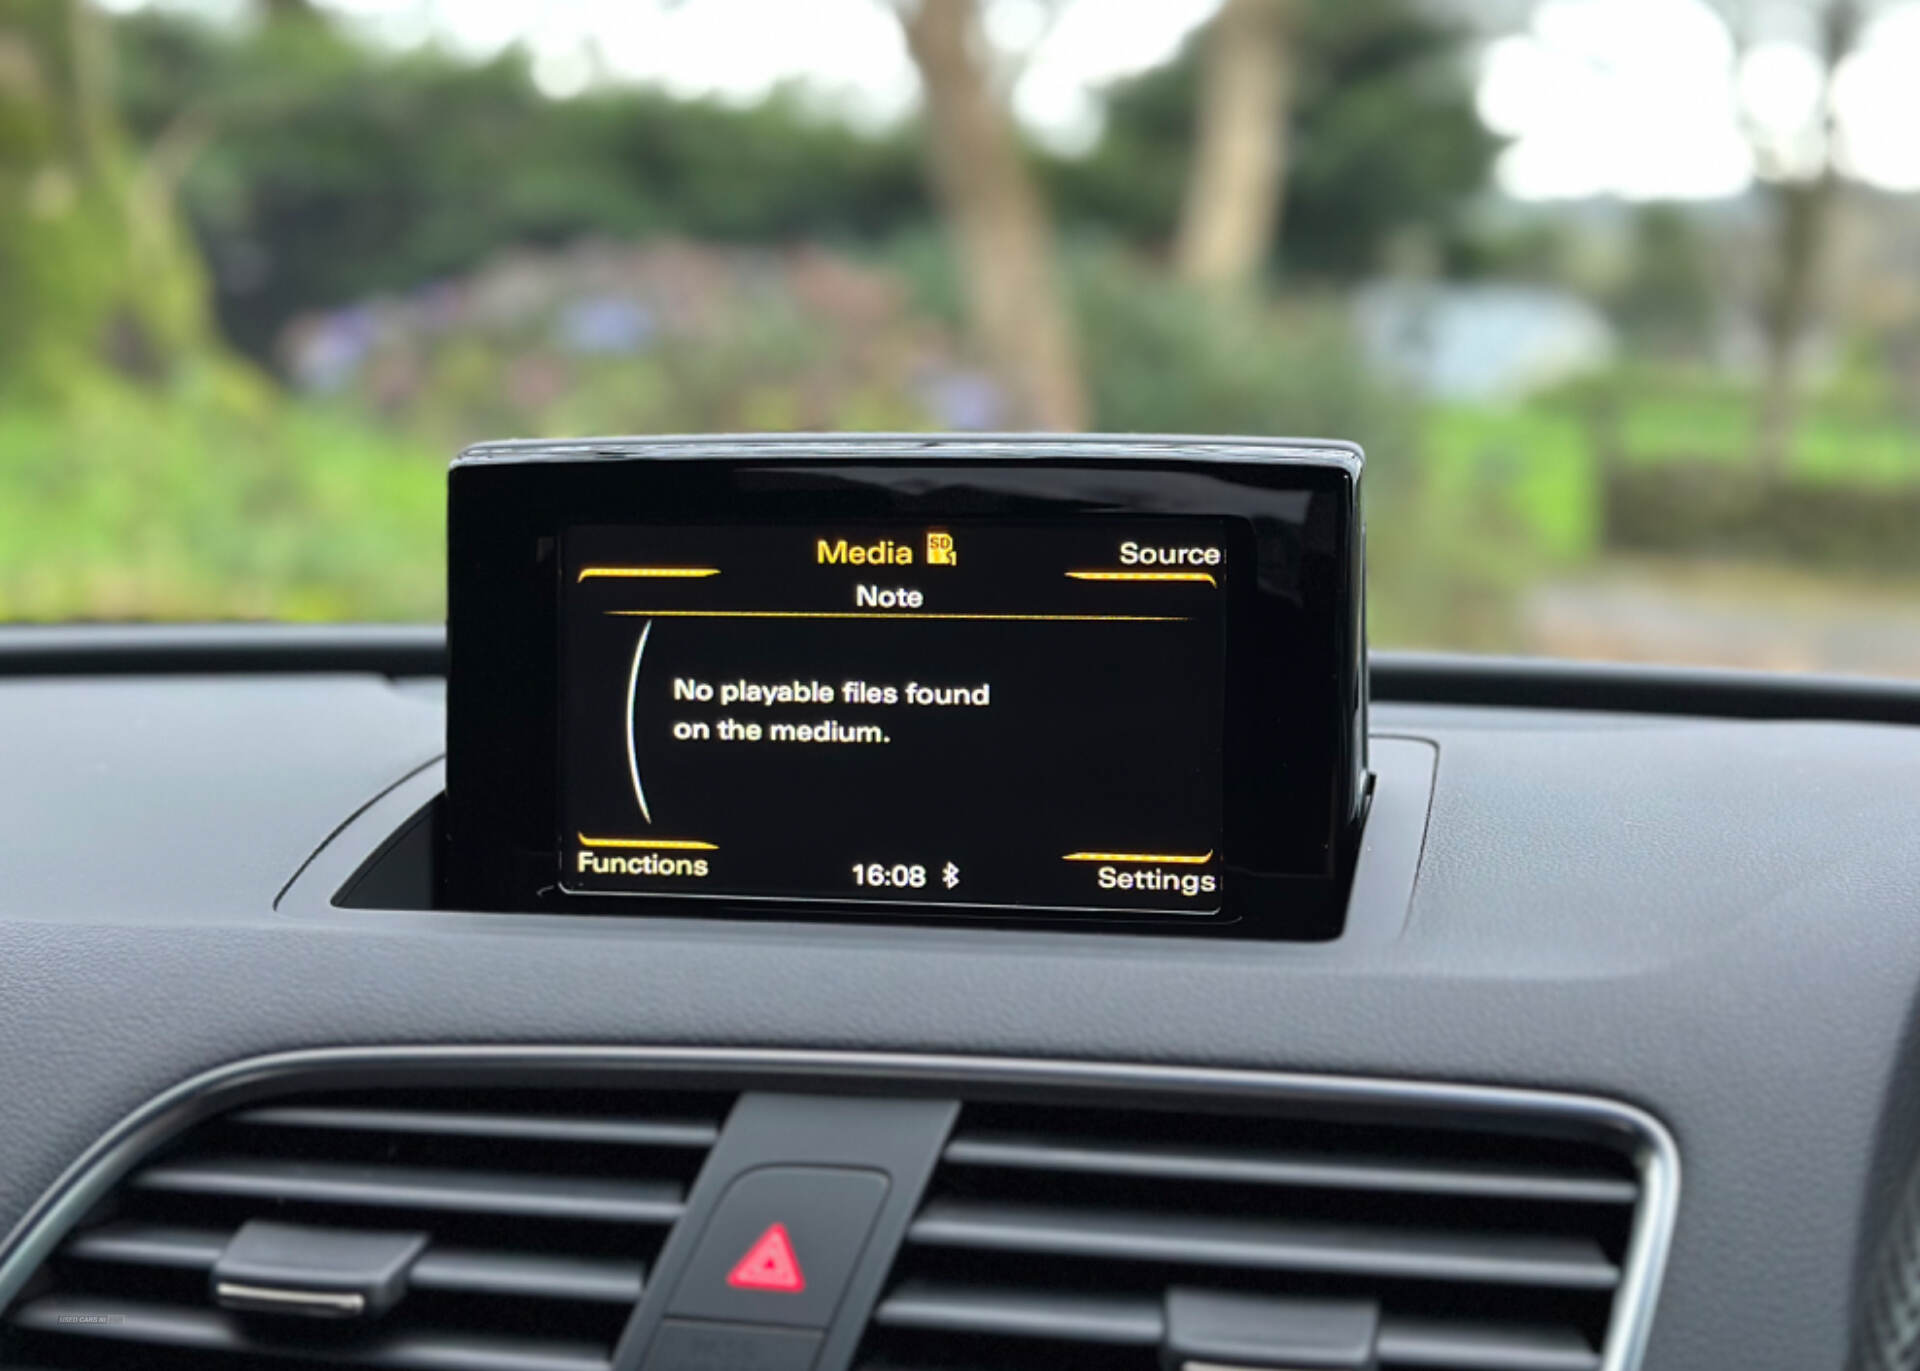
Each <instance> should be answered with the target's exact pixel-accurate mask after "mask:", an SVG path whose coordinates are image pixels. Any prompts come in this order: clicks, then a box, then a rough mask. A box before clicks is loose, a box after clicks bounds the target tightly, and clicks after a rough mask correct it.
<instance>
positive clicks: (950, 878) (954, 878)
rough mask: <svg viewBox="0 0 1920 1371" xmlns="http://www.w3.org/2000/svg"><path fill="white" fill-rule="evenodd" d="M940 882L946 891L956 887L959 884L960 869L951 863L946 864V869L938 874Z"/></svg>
mask: <svg viewBox="0 0 1920 1371" xmlns="http://www.w3.org/2000/svg"><path fill="white" fill-rule="evenodd" d="M940 880H941V882H942V883H943V884H944V885H945V886H946V887H947V889H948V890H952V889H953V888H954V887H955V886H956V885H959V884H960V868H959V867H957V866H955V865H954V864H953V863H952V862H948V863H947V865H946V867H945V868H944V869H943V870H942V871H941V872H940Z"/></svg>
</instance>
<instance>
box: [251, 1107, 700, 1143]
mask: <svg viewBox="0 0 1920 1371" xmlns="http://www.w3.org/2000/svg"><path fill="white" fill-rule="evenodd" d="M233 1122H235V1123H239V1124H246V1125H249V1126H252V1127H259V1128H312V1129H324V1130H330V1131H337V1132H352V1133H399V1134H411V1135H415V1136H422V1137H463V1138H499V1139H520V1140H526V1141H532V1142H563V1143H601V1144H609V1145H614V1146H625V1147H690V1148H706V1147H712V1146H713V1144H714V1143H715V1142H716V1141H717V1140H718V1139H719V1137H720V1124H719V1121H718V1120H717V1119H621V1118H606V1119H594V1118H567V1117H559V1116H547V1115H523V1114H493V1113H484V1112H456V1111H445V1110H425V1109H368V1108H358V1107H348V1106H344V1105H339V1106H336V1105H270V1106H266V1107H263V1108H260V1109H248V1110H244V1111H243V1112H241V1113H238V1114H235V1115H234V1116H233Z"/></svg>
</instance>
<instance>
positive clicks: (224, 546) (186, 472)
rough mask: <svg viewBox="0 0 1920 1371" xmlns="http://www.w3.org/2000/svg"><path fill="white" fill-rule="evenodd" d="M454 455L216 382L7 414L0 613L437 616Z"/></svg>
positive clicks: (112, 392) (0, 463)
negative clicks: (237, 397) (448, 473)
mask: <svg viewBox="0 0 1920 1371" xmlns="http://www.w3.org/2000/svg"><path fill="white" fill-rule="evenodd" d="M445 468H446V459H445V456H444V454H442V453H438V452H435V451H433V450H431V449H428V448H425V447H423V446H421V445H418V444H415V443H411V442H408V441H406V440H405V439H402V438H399V437H397V436H394V435H392V434H389V433H383V432H381V431H379V430H378V429H375V428H372V427H371V426H368V425H366V424H364V423H360V422H355V421H352V420H349V419H346V418H343V417H341V416H338V415H331V414H328V413H325V412H322V411H318V410H314V409H310V408H307V407H302V406H286V407H282V406H273V407H269V408H266V409H264V410H258V411H255V412H252V413H248V412H247V410H246V408H245V407H244V406H241V405H237V404H235V403H234V402H233V399H232V397H231V396H228V395H225V394H221V393H219V390H218V388H217V386H210V385H202V384H200V383H194V384H190V385H188V386H186V387H184V388H183V389H182V390H180V391H177V392H175V393H172V394H167V395H156V394H154V393H153V392H152V391H150V390H147V389H143V388H138V387H133V386H129V385H126V384H124V383H121V382H117V381H111V380H100V379H96V381H95V382H94V383H93V384H92V385H91V386H90V387H89V392H88V394H87V396H86V400H85V403H84V404H81V405H78V406H74V407H70V408H63V409H59V410H47V409H27V408H18V407H16V408H12V409H6V410H0V620H12V619H45V620H57V619H69V618H87V619H210V618H211V619H218V618H245V619H310V620H340V619H424V620H432V619H437V618H439V617H440V615H441V613H442V599H443V593H444V592H443V589H442V582H443V578H444V575H445V572H444V563H443V553H442V549H443V547H444V533H443V529H442V520H443V517H444V516H443V509H444V505H445V499H446V485H445Z"/></svg>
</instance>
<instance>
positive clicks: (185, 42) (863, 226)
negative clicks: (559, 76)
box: [117, 0, 930, 358]
mask: <svg viewBox="0 0 1920 1371" xmlns="http://www.w3.org/2000/svg"><path fill="white" fill-rule="evenodd" d="M117 28H118V30H119V32H120V35H121V39H122V43H121V46H122V50H123V61H122V71H123V75H122V80H121V91H122V99H123V102H124V104H125V107H126V109H127V112H128V118H129V121H130V123H131V125H132V126H133V128H134V130H135V131H136V133H137V134H139V135H140V136H142V137H143V138H145V139H148V140H161V139H164V138H166V137H167V136H168V130H176V131H177V130H180V129H181V128H183V127H185V128H190V129H193V130H196V131H197V133H198V137H197V138H196V139H195V140H194V142H193V147H194V148H195V149H197V150H198V156H197V157H195V158H194V159H193V160H192V164H191V167H190V169H189V170H187V172H186V175H185V179H184V181H183V184H182V188H181V196H182V199H183V201H184V203H185V205H186V207H187V209H188V211H189V212H190V214H191V217H192V220H193V224H194V227H195V230H196V232H197V233H198V234H199V236H200V238H201V240H202V242H203V243H204V244H205V247H206V251H207V255H208V258H209V260H210V261H211V262H212V264H213V266H214V270H215V276H216V283H217V287H218V299H219V307H220V315H221V320H222V323H223V324H224V325H225V327H226V329H227V331H228V333H229V335H230V336H232V337H233V338H234V339H235V340H236V342H238V343H239V344H240V345H241V346H242V347H243V348H244V349H245V350H246V351H248V352H249V353H251V354H253V355H255V356H258V357H261V358H268V357H270V356H271V352H272V347H273V343H274V340H275V338H276V337H277V336H278V334H279V332H280V330H281V328H282V327H284V325H285V324H286V322H287V321H288V319H290V318H291V317H292V316H294V315H295V314H298V313H300V312H302V311H305V310H310V309H314V308H317V307H328V306H334V305H339V304H344V303H347V302H350V301H354V300H358V299H361V298H364V297H365V296H367V295H369V294H372V293H377V292H382V291H397V290H407V289H412V288H415V287H417V286H419V285H421V284H423V283H425V282H428V281H431V280H433V279H435V278H436V277H440V276H445V275H452V274H457V273H463V272H467V271H471V270H473V269H474V268H475V267H476V266H478V265H479V264H480V263H482V262H483V261H485V260H486V259H487V258H488V257H489V256H491V255H492V254H494V253H496V252H498V251H500V250H501V249H503V248H506V247H510V246H513V245H515V244H519V243H526V242H533V243H557V242H562V241H566V240H569V239H573V238H578V237H582V236H589V235H593V234H606V235H613V236H622V237H628V236H637V235H642V234H686V235H689V236H694V237H699V238H703V239H718V240H728V239H732V240H752V241H758V242H786V241H796V240H803V239H813V240H818V239H829V240H831V239H834V238H846V237H862V238H865V237H873V236H878V235H880V234H883V233H886V232H889V231H891V230H892V229H894V228H896V227H899V226H903V225H906V224H912V223H919V222H923V221H924V220H925V219H926V218H927V217H928V215H929V214H930V208H929V205H928V201H927V195H926V191H925V188H924V184H923V182H924V177H923V174H922V171H921V167H920V163H919V159H918V156H917V152H916V149H915V146H914V141H913V138H912V136H911V134H910V133H908V132H902V133H900V134H897V135H890V136H887V137H880V138H874V137H868V136H864V135H862V134H859V133H857V132H855V131H853V130H851V129H849V128H846V127H844V126H841V125H839V124H837V123H835V122H833V121H831V120H829V119H825V118H821V117H816V116H813V115H811V114H809V113H808V112H807V111H805V110H803V109H802V108H801V107H800V106H799V105H798V103H797V101H796V99H795V98H794V97H793V96H791V95H789V94H785V93H781V94H776V95H774V96H773V97H771V98H769V99H768V100H767V101H765V102H763V103H762V104H760V105H758V106H756V107H753V108H750V109H733V108H728V107H726V106H723V105H720V104H718V103H716V102H708V101H685V100H679V99H676V98H674V97H672V96H669V95H667V94H665V93H663V92H660V91H655V90H637V89H632V88H609V89H596V90H593V91H590V92H588V93H587V94H585V95H582V96H580V97H578V98H575V99H572V100H566V101H554V100H549V99H547V98H545V97H544V96H542V95H541V94H540V93H539V92H538V91H537V90H536V89H535V88H534V86H533V84H532V81H531V80H530V78H529V76H528V73H527V67H526V60H525V56H524V54H522V53H518V52H511V53H508V54H504V55H503V56H501V57H500V58H499V59H497V60H495V61H493V62H491V63H488V64H485V65H481V66H470V65H466V64H462V63H459V62H456V61H453V60H451V59H449V58H446V57H443V56H440V55H437V54H435V53H433V52H431V51H426V52H419V53H414V54H411V55H405V56H395V55H391V54H385V53H381V52H378V51H375V50H371V49H369V48H368V47H366V46H365V45H364V44H362V43H359V42H356V41H354V40H353V39H351V38H350V37H349V36H348V35H347V34H345V33H343V32H342V31H341V30H340V29H339V28H338V26H337V25H336V24H335V23H334V22H333V20H332V19H331V18H330V17H329V16H328V15H327V14H326V13H325V12H324V11H316V10H315V9H313V8H312V7H311V6H309V5H308V4H306V3H304V0H285V3H284V4H281V5H278V6H276V7H275V8H274V10H273V11H272V13H271V14H269V15H268V16H267V18H266V21H265V22H263V23H261V24H259V25H257V26H254V27H252V28H238V29H227V28H215V27H212V26H209V25H206V24H201V23H194V22H191V21H185V20H182V19H180V18H176V17H173V16H169V15H165V14H156V13H153V12H151V11H146V12H141V13H138V14H136V15H133V16H130V17H128V18H126V19H124V20H121V21H120V22H119V24H118V25H117ZM176 141H177V142H179V141H184V140H181V139H178V138H176Z"/></svg>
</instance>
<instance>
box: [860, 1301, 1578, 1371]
mask: <svg viewBox="0 0 1920 1371" xmlns="http://www.w3.org/2000/svg"><path fill="white" fill-rule="evenodd" d="M873 1321H874V1323H875V1324H876V1325H877V1326H879V1327H882V1328H900V1329H914V1330H918V1331H922V1332H928V1333H940V1334H963V1335H987V1336H994V1337H1006V1338H1032V1339H1042V1340H1048V1341H1056V1342H1084V1343H1095V1344H1100V1345H1104V1346H1115V1347H1157V1346H1158V1345H1159V1344H1160V1341H1161V1339H1162V1338H1163V1337H1164V1336H1165V1335H1166V1318H1165V1315H1164V1313H1163V1310H1162V1305H1161V1302H1160V1301H1159V1300H1156V1299H1153V1298H1151V1297H1149V1296H1135V1297H1132V1298H1129V1297H1126V1296H1115V1295H1084V1294H1078V1293H1065V1292H1060V1293H1055V1292H1047V1291H1040V1290H1032V1289H1024V1290H1023V1289H988V1288H977V1287H969V1286H955V1285H943V1284H940V1283H937V1282H931V1281H907V1282H905V1283H904V1284H902V1285H901V1286H900V1287H899V1288H898V1289H896V1290H895V1291H893V1293H892V1294H890V1295H888V1296H887V1297H886V1299H884V1300H882V1301H881V1303H880V1306H879V1307H878V1308H877V1309H876V1310H875V1311H874V1316H873ZM1379 1351H1380V1361H1381V1364H1382V1365H1383V1366H1385V1367H1388V1368H1392V1371H1416V1369H1419V1371H1596V1368H1597V1367H1598V1366H1599V1365H1600V1355H1599V1353H1597V1352H1595V1351H1594V1350H1593V1349H1592V1348H1590V1347H1588V1346H1587V1344H1586V1343H1585V1342H1584V1341H1582V1340H1581V1338H1580V1337H1579V1336H1578V1335H1577V1334H1575V1333H1573V1332H1571V1331H1569V1330H1567V1329H1564V1328H1551V1327H1545V1328H1535V1327H1497V1326H1487V1325H1474V1324H1470V1323H1462V1324H1456V1323H1441V1322H1436V1321H1430V1320H1429V1321H1422V1320H1411V1319H1402V1318H1396V1317H1392V1316H1389V1317H1388V1318H1387V1319H1385V1320H1384V1321H1383V1322H1382V1325H1381V1328H1380V1336H1379Z"/></svg>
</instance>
